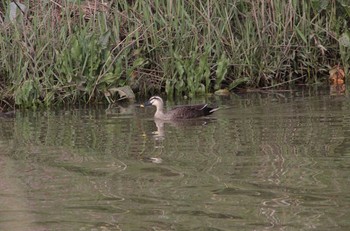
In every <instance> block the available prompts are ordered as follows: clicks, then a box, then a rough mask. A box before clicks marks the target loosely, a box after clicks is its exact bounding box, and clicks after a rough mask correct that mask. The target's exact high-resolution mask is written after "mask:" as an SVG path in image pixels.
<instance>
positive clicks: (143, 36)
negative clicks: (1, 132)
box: [0, 0, 350, 107]
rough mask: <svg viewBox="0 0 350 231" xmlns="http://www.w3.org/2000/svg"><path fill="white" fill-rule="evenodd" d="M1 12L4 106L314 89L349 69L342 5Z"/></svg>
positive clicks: (70, 7)
mask: <svg viewBox="0 0 350 231" xmlns="http://www.w3.org/2000/svg"><path fill="white" fill-rule="evenodd" d="M23 4H24V5H26V6H27V8H28V11H27V13H26V14H25V15H24V16H22V17H21V16H20V14H19V17H18V18H17V19H16V20H15V21H12V22H11V21H10V20H9V19H8V10H7V7H8V2H7V1H2V3H1V4H0V7H1V13H2V16H3V17H2V21H3V22H2V26H1V28H0V31H1V37H0V48H1V53H0V78H1V81H0V88H1V89H0V90H1V92H0V100H1V101H2V105H4V104H8V105H12V106H13V105H18V106H23V107H33V106H40V105H46V106H50V105H53V104H58V103H77V102H84V103H87V102H100V101H105V100H106V98H107V97H111V96H110V94H109V90H110V89H112V88H115V87H118V86H124V85H129V86H131V87H132V88H133V89H134V90H135V91H138V92H139V94H141V95H145V94H149V93H154V92H166V94H167V95H168V96H174V95H178V94H181V95H188V96H195V95H197V94H202V93H207V92H212V91H214V90H216V89H220V88H228V89H229V90H234V89H235V88H237V87H244V88H247V87H254V88H257V87H258V88H272V87H292V86H295V84H300V83H303V84H305V83H307V84H312V83H318V82H322V81H324V79H325V77H324V76H325V74H327V73H328V69H329V68H330V67H331V66H333V65H335V64H341V65H344V66H345V67H347V68H348V65H349V59H350V55H349V52H348V51H349V47H350V42H349V41H350V37H349V33H348V31H347V28H348V27H349V26H350V25H349V21H350V7H349V4H348V5H346V4H347V3H346V1H341V0H337V1H336V0H334V1H322V0H319V1H317V0H316V1H308V0H287V1H279V0H271V1H265V0H251V1H248V0H233V1H232V0H219V1H216V0H215V1H214V0H206V1H196V0H184V1H161V0H152V1H151V0H120V1H111V2H109V3H108V4H106V5H103V4H102V3H101V2H100V1H75V2H74V1H66V0H61V1H58V0H57V1H38V3H35V4H33V3H32V1H29V0H28V1H24V3H23Z"/></svg>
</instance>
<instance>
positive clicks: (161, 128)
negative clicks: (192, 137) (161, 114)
mask: <svg viewBox="0 0 350 231" xmlns="http://www.w3.org/2000/svg"><path fill="white" fill-rule="evenodd" d="M215 121H216V119H215V118H200V119H197V120H193V119H190V120H169V121H167V120H160V119H154V123H155V125H156V128H157V130H156V131H154V132H152V134H153V138H154V139H155V140H164V138H165V129H166V126H167V125H169V126H171V127H174V128H176V129H189V127H197V126H205V125H207V124H209V123H213V122H215Z"/></svg>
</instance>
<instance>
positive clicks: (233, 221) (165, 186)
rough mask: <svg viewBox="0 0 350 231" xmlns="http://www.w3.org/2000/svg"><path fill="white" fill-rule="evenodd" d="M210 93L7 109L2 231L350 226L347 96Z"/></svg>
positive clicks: (1, 155) (0, 160) (0, 142)
mask: <svg viewBox="0 0 350 231" xmlns="http://www.w3.org/2000/svg"><path fill="white" fill-rule="evenodd" d="M211 100H212V101H214V100H215V101H216V102H217V103H218V104H219V105H220V107H221V110H219V111H217V112H216V113H215V114H214V115H213V116H211V117H210V118H208V119H200V120H194V121H186V122H184V123H165V124H161V123H158V124H155V122H154V120H153V119H152V115H153V114H152V112H153V111H154V109H152V108H147V109H141V108H138V107H137V106H135V105H130V106H129V107H125V108H117V109H114V110H111V111H107V112H106V111H105V110H103V109H81V110H67V111H63V110H62V111H58V112H44V113H29V112H26V113H19V114H18V115H17V116H16V118H14V119H4V118H3V119H1V118H0V129H1V133H0V187H1V193H0V204H1V210H0V230H331V229H332V230H349V229H350V219H349V218H350V196H349V195H350V194H349V191H350V101H349V99H348V98H347V97H341V96H340V97H331V96H328V95H323V96H322V95H321V96H320V95H318V96H303V95H301V96H295V95H294V96H291V95H286V96H281V95H279V97H277V95H272V96H261V95H250V96H243V97H229V98H217V99H211ZM194 102H195V103H199V102H201V101H200V100H197V101H194ZM183 103H185V102H183Z"/></svg>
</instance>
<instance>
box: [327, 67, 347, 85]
mask: <svg viewBox="0 0 350 231" xmlns="http://www.w3.org/2000/svg"><path fill="white" fill-rule="evenodd" d="M329 80H330V83H331V85H341V84H344V83H345V72H344V70H343V69H342V68H341V67H340V66H339V65H335V66H334V67H332V69H331V70H330V71H329Z"/></svg>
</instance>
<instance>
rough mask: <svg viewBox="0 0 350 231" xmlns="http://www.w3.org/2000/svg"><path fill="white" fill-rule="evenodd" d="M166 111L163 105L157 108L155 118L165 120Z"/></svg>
mask: <svg viewBox="0 0 350 231" xmlns="http://www.w3.org/2000/svg"><path fill="white" fill-rule="evenodd" d="M164 116H165V115H164V109H163V106H162V105H159V106H157V110H156V113H155V114H154V118H156V119H163V118H164Z"/></svg>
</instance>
